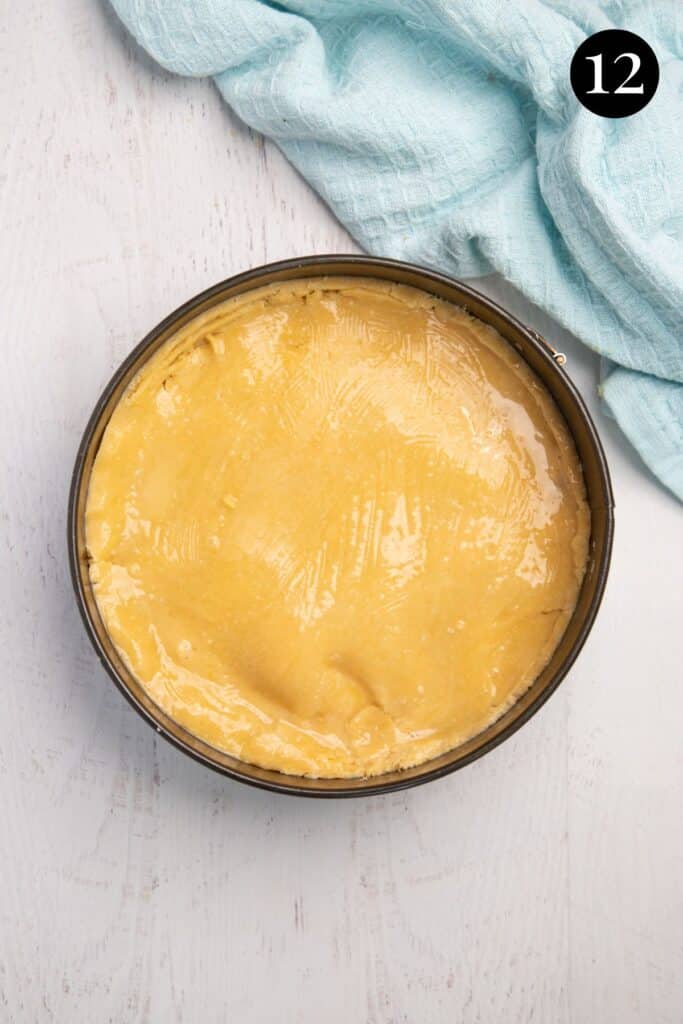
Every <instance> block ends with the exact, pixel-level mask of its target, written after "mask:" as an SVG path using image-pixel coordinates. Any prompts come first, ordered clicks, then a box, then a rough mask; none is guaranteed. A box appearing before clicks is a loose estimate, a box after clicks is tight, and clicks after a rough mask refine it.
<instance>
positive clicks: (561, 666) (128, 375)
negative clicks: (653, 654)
mask: <svg viewBox="0 0 683 1024" xmlns="http://www.w3.org/2000/svg"><path fill="white" fill-rule="evenodd" d="M331 275H344V276H352V277H366V278H367V277H373V278H379V279H381V280H385V281H394V282H397V283H399V284H406V285H412V286H413V287H416V288H421V289H423V290H425V291H427V292H430V293H432V294H434V295H437V296H438V297H439V298H442V299H446V300H447V301H449V302H452V303H455V304H456V305H458V306H461V307H463V308H464V309H466V310H467V311H468V312H469V313H471V314H472V315H473V316H475V317H478V318H479V319H480V320H483V321H484V323H487V324H490V325H491V326H492V327H494V328H495V329H496V330H497V331H498V332H499V333H500V334H501V335H502V336H503V337H504V338H505V339H506V340H507V341H508V342H509V343H510V344H511V345H512V346H513V347H514V348H515V349H516V350H517V351H518V352H519V353H520V355H521V356H522V357H523V358H524V359H525V360H526V362H527V363H528V365H529V366H530V367H531V369H532V370H533V371H534V372H535V373H536V375H537V376H538V377H539V378H540V379H541V380H542V381H543V383H544V384H545V386H546V388H547V389H548V391H550V393H551V394H552V396H553V398H554V399H555V402H556V404H557V405H558V407H559V409H560V411H561V412H562V414H563V416H564V418H565V420H566V421H567V424H568V427H569V430H570V431H571V434H572V436H573V438H574V442H575V444H576V448H577V451H578V453H579V457H580V459H581V463H582V465H583V473H584V477H585V483H586V490H587V493H588V501H589V504H590V508H591V515H592V530H591V540H590V554H589V562H588V568H587V571H586V576H585V579H584V582H583V586H582V588H581V592H580V594H579V599H578V602H577V606H576V609H575V611H574V614H573V616H572V619H571V620H570V622H569V625H568V626H567V629H566V631H565V634H564V636H563V637H562V640H561V641H560V643H559V645H558V647H557V649H556V650H555V652H554V654H553V656H552V658H551V660H550V662H549V663H548V665H547V666H546V667H545V669H544V670H543V671H542V672H541V674H540V675H539V677H538V678H537V679H536V681H535V682H534V683H533V684H532V686H531V687H530V688H529V689H528V690H527V691H526V692H525V693H524V694H523V695H522V696H521V697H520V698H519V699H518V700H517V701H516V703H515V704H513V705H512V707H510V708H509V710H508V711H506V712H505V714H504V715H502V717H501V718H499V719H498V720H497V721H495V722H494V723H493V724H492V725H490V726H489V727H488V728H487V729H485V730H484V731H483V732H481V733H479V734H478V735H477V736H474V737H473V738H472V739H470V740H468V741H467V742H466V743H463V744H462V745H461V746H459V747H456V748H455V749H454V750H451V751H449V752H448V753H446V754H441V755H440V756H439V757H436V758H434V759H433V760H430V761H427V762H425V763H423V764H420V765H418V766H417V767H415V768H408V769H405V770H402V771H395V772H390V773H387V774H385V775H380V776H374V777H371V778H365V779H308V778H303V777H299V776H290V775H284V774H282V773H280V772H276V771H268V770H266V769H263V768H259V767H257V766H255V765H251V764H247V763H246V762H244V761H240V760H238V759H237V758H235V757H231V756H230V755H229V754H225V753H223V752H222V751H220V750H217V749H215V748H214V747H211V746H210V745H209V744H207V743H205V742H203V741H202V740H200V739H198V738H197V737H196V736H193V735H192V733H190V732H188V731H187V730H186V729H184V728H183V727H182V726H180V725H178V724H177V723H176V722H174V721H173V719H171V718H169V716H168V715H166V714H165V713H164V712H163V711H162V710H161V709H160V708H159V707H157V705H156V704H155V703H154V702H153V701H152V699H151V698H150V697H149V696H148V694H147V693H146V692H145V690H144V689H143V687H142V686H141V684H140V683H139V682H138V681H137V680H136V679H135V677H134V676H133V674H132V673H131V672H130V670H129V669H128V667H127V666H126V665H125V663H124V661H123V659H122V658H121V656H120V655H119V653H118V651H117V650H116V648H115V646H114V644H113V643H112V641H111V639H110V637H109V635H108V633H107V630H106V629H105V626H104V624H103V622H102V619H101V618H100V614H99V611H98V608H97V604H96V601H95V597H94V594H93V590H92V585H91V582H90V575H89V571H88V556H87V551H86V544H85V505H86V498H87V492H88V485H89V480H90V473H91V470H92V465H93V461H94V459H95V455H96V454H97V450H98V447H99V444H100V441H101V438H102V434H103V432H104V430H105V427H106V425H107V423H108V421H109V418H110V416H111V414H112V411H113V409H114V407H115V406H116V404H117V402H118V401H119V399H120V398H121V395H122V394H123V392H124V391H125V389H126V387H127V386H128V384H129V383H130V381H131V379H132V378H133V377H134V376H135V374H136V373H137V372H138V371H139V370H140V368H141V367H142V365H143V364H144V363H145V361H146V360H147V359H148V358H149V357H150V356H151V355H152V354H153V353H154V352H155V351H156V350H157V349H158V348H159V347H160V346H161V345H163V344H164V343H165V342H166V341H167V340H168V338H170V337H171V335H173V334H174V333H175V332H176V331H177V330H178V329H179V328H181V327H183V326H184V325H185V324H186V323H188V321H189V320H191V319H193V318H194V317H195V316H197V315H198V314H200V313H204V312H205V311H206V310H208V309H210V308H211V307H212V306H214V305H216V304H217V303H220V302H224V301H225V300H226V299H229V298H231V297H232V296H235V295H240V294H242V293H243V292H246V291H249V290H251V289H253V288H258V287H261V286H262V285H267V284H271V283H274V282H278V281H292V280H296V279H298V278H311V277H323V276H331ZM613 531H614V501H613V496H612V488H611V484H610V477H609V471H608V468H607V462H606V460H605V454H604V451H603V449H602V445H601V443H600V439H599V437H598V434H597V432H596V429H595V426H594V424H593V422H592V420H591V417H590V415H589V414H588V411H587V409H586V407H585V405H584V403H583V401H582V399H581V396H580V395H579V393H578V391H577V390H576V388H575V387H574V385H573V384H572V382H571V380H570V378H569V377H568V375H567V373H566V372H565V370H564V357H563V356H562V354H561V353H557V352H555V351H554V350H553V349H552V348H551V347H550V346H549V345H548V344H547V342H545V341H544V340H543V339H542V338H541V337H540V336H539V335H538V334H536V332H535V331H532V330H530V329H529V328H528V327H525V326H524V324H522V323H520V322H519V321H518V320H516V319H515V318H514V317H513V316H511V315H510V314H509V313H507V312H505V310H503V309H501V308H500V306H498V305H496V303H494V302H492V301H491V300H490V299H488V298H486V297H485V296H484V295H481V294H480V293H479V292H477V291H475V290H474V289H473V288H468V287H467V286H466V285H464V284H462V283H461V282H459V281H456V280H454V279H453V278H450V277H447V276H446V275H444V274H439V273H435V272H434V271H432V270H426V269H424V268H423V267H418V266H414V265H412V264H409V263H402V262H399V261H396V260H388V259H378V258H372V257H367V256H309V257H306V258H303V259H292V260H284V261H283V262H280V263H270V264H268V265H266V266H264V267H258V268H256V269H254V270H249V271H247V272H246V273H244V274H238V275H237V276H236V277H231V278H229V279H228V280H227V281H223V282H221V283H220V284H217V285H215V286H214V287H213V288H209V289H207V290H206V291H204V292H202V293H201V294H200V295H197V296H196V297H195V298H193V299H190V301H189V302H185V303H184V304H183V305H182V306H180V308H179V309H177V310H176V311H175V312H174V313H171V315H170V316H168V317H166V319H165V320H163V321H162V322H161V323H160V324H159V325H158V326H157V327H155V328H154V330H152V331H150V333H149V334H148V335H147V337H146V338H143V340H142V341H141V342H140V344H139V345H138V346H137V347H136V348H135V349H134V350H133V351H132V352H131V354H130V355H129V356H128V358H127V359H126V360H125V361H124V362H123V364H122V365H121V366H120V367H119V369H118V370H117V371H116V373H115V374H114V376H113V377H112V379H111V381H110V382H109V384H108V385H107V387H106V388H105V390H104V393H103V394H102V396H101V397H100V399H99V401H98V403H97V405H96V406H95V410H94V412H93V414H92V416H91V417H90V420H89V422H88V425H87V427H86V428H85V433H84V435H83V439H82V441H81V444H80V447H79V449H78V454H77V456H76V464H75V467H74V471H73V478H72V482H71V493H70V498H69V511H68V546H69V560H70V568H71V577H72V580H73V586H74V590H75V592H76V600H77V602H78V606H79V609H80V612H81V616H82V618H83V622H84V624H85V628H86V631H87V633H88V635H89V637H90V640H91V641H92V644H93V646H94V648H95V650H96V652H97V654H98V656H99V658H100V661H101V662H102V664H103V665H104V667H105V669H106V670H107V672H108V673H109V675H110V676H111V678H112V679H113V681H114V682H115V683H116V685H117V686H118V688H119V689H120V690H121V692H122V693H123V695H124V696H125V697H126V698H127V699H128V700H129V701H130V703H131V704H132V705H133V707H134V708H135V709H136V710H137V711H138V712H139V713H140V714H141V715H142V717H143V718H144V719H145V720H146V721H147V722H148V723H149V724H150V725H151V726H153V728H154V729H156V731H157V732H158V733H160V734H161V735H162V736H164V737H165V738H166V739H167V740H169V741H170V742H171V743H173V744H174V745H175V746H176V747H178V748H179V749H180V750H183V751H184V752H185V753H186V754H189V755H190V756H191V757H194V758H195V759H196V760H197V761H200V762H201V763H202V764H204V765H206V766H207V767H209V768H212V769H214V770H215V771H218V772H222V773H223V774H224V775H228V776H230V778H233V779H238V780H239V781H240V782H246V783H249V784H250V785H254V786H259V787H261V788H263V789H269V790H273V791H274V792H277V793H288V794H292V795H298V796H320V797H332V796H334V797H347V796H361V795H365V796H370V795H374V794H378V793H389V792H392V791H394V790H399V789H404V788H406V787H408V786H415V785H418V784H420V783H423V782H430V781H432V780H433V779H439V778H441V777H442V776H444V775H448V774H449V773H450V772H452V771H455V770H456V769H457V768H462V767H464V765H466V764H469V763H470V762H471V761H474V760H476V759H477V758H478V757H481V756H482V754H486V753H487V752H488V751H489V750H492V749H493V748H494V747H497V746H498V744H499V743H502V742H503V740H505V739H507V738H508V736H511V735H512V734H513V733H514V732H516V731H517V729H519V727H520V726H521V725H523V724H524V723H525V722H526V721H528V720H529V719H530V718H531V716H532V715H533V714H535V713H536V712H537V711H538V709H539V708H540V707H541V706H542V705H543V704H544V703H545V702H546V700H547V699H548V697H550V695H551V694H552V693H553V692H554V690H556V689H557V687H558V686H559V684H560V683H561V682H562V680H563V679H564V677H565V676H566V674H567V672H568V671H569V669H570V668H571V666H572V665H573V664H574V661H575V660H576V658H577V656H578V654H579V651H580V650H581V648H582V647H583V645H584V643H585V641H586V637H587V636H588V634H589V632H590V630H591V627H592V625H593V622H594V621H595V617H596V615H597V612H598V608H599V607H600V602H601V600H602V596H603V592H604V590H605V584H606V581H607V574H608V570H609V564H610V557H611V551H612V537H613Z"/></svg>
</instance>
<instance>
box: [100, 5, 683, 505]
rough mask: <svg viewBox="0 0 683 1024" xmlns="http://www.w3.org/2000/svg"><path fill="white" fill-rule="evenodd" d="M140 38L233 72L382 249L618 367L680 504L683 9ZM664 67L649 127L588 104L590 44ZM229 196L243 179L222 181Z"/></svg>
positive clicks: (314, 19)
mask: <svg viewBox="0 0 683 1024" xmlns="http://www.w3.org/2000/svg"><path fill="white" fill-rule="evenodd" d="M112 2H113V4H114V7H115V8H116V10H117V11H118V13H119V15H120V17H121V18H122V20H123V21H124V22H125V24H126V25H127V26H128V28H129V29H130V31H131V32H132V34H133V35H134V36H135V38H136V39H137V40H138V42H139V43H141V45H142V46H143V47H144V48H145V49H146V50H147V51H148V52H149V53H150V54H151V55H152V57H154V58H155V59H156V60H157V61H158V62H159V63H160V64H162V65H163V66H164V67H165V68H168V69H169V70H171V71H174V72H177V73H178V74H182V75H195V76H204V75H210V76H213V77H214V78H215V81H216V84H217V85H218V88H219V89H220V91H221V93H222V94H223V96H224V97H225V99H226V100H227V102H228V103H229V104H230V106H231V107H232V108H233V110H235V111H236V112H237V114H238V115H239V116H240V117H241V118H242V120H243V121H245V122H246V123H247V124H248V125H250V126H251V127H252V128H255V129H257V130H258V131H259V132H263V134H264V135H267V136H268V137H269V138H271V139H274V140H275V142H276V143H277V144H278V145H279V146H280V148H281V149H282V150H283V152H284V153H285V154H286V156H287V157H288V158H289V159H290V160H291V162H292V163H293V164H294V165H295V166H296V167H297V168H298V169H299V171H300V172H301V173H302V174H303V175H304V176H305V177H306V178H307V179H308V181H309V182H310V183H311V184H312V185H313V187H314V188H315V189H317V191H318V192H319V193H320V194H321V195H322V196H323V197H324V198H325V200H326V201H327V202H328V203H329V205H330V206H331V208H332V209H333V210H334V212H335V213H336V214H337V216H338V217H339V219H340V220H341V221H342V222H343V223H344V224H345V225H346V226H347V227H348V229H349V231H350V232H351V234H352V235H353V236H354V237H355V238H356V239H357V240H358V242H360V244H361V245H362V246H363V247H364V248H365V249H366V250H368V251H369V252H372V253H375V254H379V255H384V256H393V257H396V258H399V259H406V260H411V261H414V262H416V263H422V264H427V265H429V266H432V267H437V268H439V269H441V270H444V271H447V272H449V273H451V274H454V275H455V276H457V277H468V276H473V275H480V274H486V273H488V272H492V271H498V272H500V273H501V274H503V275H505V277H507V278H508V279H509V280H510V281H512V282H513V284H515V285H516V286H517V287H518V288H519V289H521V291H522V292H523V293H524V294H525V295H526V296H528V298H530V299H532V300H533V301H534V302H535V303H537V304H538V305H539V306H541V307H543V309H545V310H547V311H548V312H549V313H551V314H552V315H553V316H554V317H555V318H556V319H557V320H558V321H559V322H560V323H561V324H563V325H564V326H565V327H568V328H569V330H571V331H572V332H573V333H574V334H575V335H576V336H577V337H578V338H580V339H581V340H582V341H583V342H585V343H586V344H587V345H589V346H590V347H591V348H593V349H595V350H596V351H597V352H599V353H600V354H601V355H602V356H603V357H604V363H603V366H604V368H605V373H604V375H603V380H602V384H601V389H602V393H603V396H604V400H605V402H606V404H607V406H608V407H609V409H610V410H611V412H612V414H613V416H614V417H615V418H616V419H617V421H618V422H619V424H620V426H621V428H622V430H623V432H624V433H625V434H626V436H627V437H628V438H629V439H630V441H631V442H632V443H633V445H634V446H635V448H636V449H637V450H638V451H639V452H640V455H641V456H642V458H643V459H644V461H645V462H646V463H647V464H648V466H649V467H650V468H651V470H652V471H653V472H654V473H655V474H656V475H657V476H658V477H659V478H660V479H661V480H662V481H663V482H664V483H665V484H666V485H667V486H668V487H669V488H670V489H671V490H672V491H673V492H674V493H675V494H677V495H678V497H679V498H681V499H683V337H682V330H681V329H682V326H683V317H682V312H681V311H682V309H683V244H682V243H683V123H682V102H683V3H681V0H283V2H280V3H274V2H265V0H112ZM614 27H621V28H628V29H629V30H631V31H633V32H636V33H638V34H639V35H641V36H643V37H644V38H645V39H646V40H647V41H648V42H649V43H650V45H651V46H652V48H653V49H654V51H655V53H656V54H657V57H658V60H659V65H660V70H661V78H660V84H659V88H658V90H657V93H656V94H655V97H654V99H653V100H652V101H651V102H650V103H649V105H648V106H647V107H645V109H644V110H642V111H640V113H638V114H635V115H633V116H631V117H628V118H625V119H620V120H610V119H606V118H601V117H596V116H595V115H593V114H591V113H589V112H588V111H587V110H585V109H584V108H583V107H581V106H580V105H579V103H578V102H577V100H576V99H575V98H574V95H573V93H572V92H571V88H570V85H569V65H570V62H571V58H572V55H573V53H574V51H575V50H576V48H577V46H578V45H579V43H580V42H581V41H582V40H583V39H584V38H585V37H586V36H588V35H591V34H592V33H594V32H597V31H600V30H601V29H605V28H614ZM226 187H227V185H226Z"/></svg>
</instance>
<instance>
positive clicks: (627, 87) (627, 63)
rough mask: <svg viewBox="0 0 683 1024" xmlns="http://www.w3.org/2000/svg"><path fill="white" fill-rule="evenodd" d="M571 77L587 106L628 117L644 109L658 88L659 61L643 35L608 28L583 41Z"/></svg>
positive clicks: (604, 114)
mask: <svg viewBox="0 0 683 1024" xmlns="http://www.w3.org/2000/svg"><path fill="white" fill-rule="evenodd" d="M569 77H570V79H571V83H572V89H573V90H574V94H575V96H576V98H577V100H578V101H579V103H582V104H583V106H584V107H586V109H587V110H590V111H591V112H592V113H593V114H598V115H599V116H600V117H628V116H629V115H630V114H637V113H638V111H639V110H642V109H643V107H644V106H646V104H648V103H649V102H650V100H651V99H652V97H653V96H654V94H655V92H656V91H657V85H658V83H659V64H658V63H657V58H656V57H655V55H654V51H653V49H652V47H651V46H650V45H649V44H648V43H646V42H645V40H644V39H641V38H640V36H637V35H636V34H635V33H634V32H625V31H623V30H622V29H619V28H609V29H606V30H605V31H604V32H596V33H595V35H594V36H589V37H588V39H586V40H585V41H584V42H583V43H581V46H580V47H579V48H578V50H577V51H576V53H575V54H574V56H573V58H572V64H571V68H570V70H569Z"/></svg>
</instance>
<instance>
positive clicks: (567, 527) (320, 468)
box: [86, 277, 590, 778]
mask: <svg viewBox="0 0 683 1024" xmlns="http://www.w3.org/2000/svg"><path fill="white" fill-rule="evenodd" d="M86 528H87V542H88V549H89V554H90V558H91V569H90V571H91V579H92V581H93V586H94V589H95V594H96V597H97V601H98V606H99V608H100V611H101V614H102V617H103V620H104V623H105V625H106V627H107V629H108V631H109V632H110V634H111V636H112V639H113V640H114V642H115V644H116V645H117V648H118V650H119V651H120V653H121V655H122V657H123V658H124V659H125V661H126V662H127V664H128V665H129V667H130V669H131V671H132V672H133V673H134V674H135V675H136V677H137V678H138V679H139V680H140V682H141V683H142V685H143V686H144V687H145V689H146V690H147V691H148V693H149V694H150V696H151V697H152V699H153V700H154V701H155V702H156V703H157V704H158V705H159V707H161V708H162V709H163V710H164V711H165V712H166V713H167V714H168V715H170V716H171V717H172V718H174V719H175V720H176V721H177V722H179V723H180V724H181V725H182V726H184V727H185V728H187V729H188V730H189V731H190V732H192V733H193V734H195V735H196V736H198V737H200V738H201V739H203V740H205V741H206V742H207V743H209V744H211V745H213V746H215V747H217V748H219V749H221V750H224V751H227V752H228V753H230V754H233V755H235V756H237V757H240V758H242V759H243V760H245V761H248V762H251V763H254V764H258V765H261V766H262V767H265V768H271V769H276V770H279V771H282V772H286V773H289V774H298V775H308V776H312V777H338V778H343V777H355V776H366V775H376V774H380V773H383V772H387V771H391V770H394V769H396V768H405V767H409V766H412V765H415V764H419V763H421V762H423V761H425V760H427V759H428V758H431V757H434V756H436V755H438V754H440V753H442V752H444V751H446V750H449V749H451V748H452V747H454V746H456V745H458V744H459V743H461V742H463V741H464V740H465V739H467V738H469V737H471V736H472V735H474V734H476V733H477V732H479V731H481V730H482V729H484V728H485V727H486V726H487V725H489V724H490V723H491V722H492V721H493V720H495V718H497V717H498V716H499V715H500V714H502V713H503V711H504V710H505V709H506V708H507V707H509V706H510V704H511V703H512V702H513V701H514V700H515V699H517V698H518V697H519V696H520V694H522V693H523V692H524V691H525V689H526V688H527V687H528V686H529V685H530V684H531V683H532V682H533V680H534V679H535V678H536V677H537V675H538V674H539V672H540V671H541V670H542V668H543V667H544V666H545V664H546V663H547V662H548V660H549V658H550V657H551V655H552V653H553V651H554V649H555V647H556V646H557V644H558V642H559V640H560V638H561V636H562V634H563V632H564V630H565V628H566V625H567V623H568V621H569V618H570V617H571V614H572V611H573V609H574V606H575V604H576V600H577V596H578V592H579V588H580V584H581V580H582V578H583V574H584V571H585V565H586V559H587V550H588V538H589V534H590V515H589V510H588V506H587V503H586V498H585V490H584V484H583V478H582V474H581V468H580V464H579V461H578V457H577V454H576V451H575V449H574V446H573V443H572V440H571V437H570V435H569V433H568V430H567V427H566V425H565V423H564V420H563V419H562V417H561V415H560V413H559V411H558V410H557V408H556V407H555V405H554V403H553V401H552V399H551V397H550V395H549V394H548V392H547V391H546V389H545V388H544V387H543V385H542V384H541V383H540V381H538V379H537V378H536V377H535V376H534V375H533V373H532V372H531V370H530V369H529V368H528V367H527V365H526V364H525V363H524V362H523V360H522V359H521V358H520V357H519V356H518V354H517V353H516V352H515V351H514V350H513V349H512V348H511V347H510V346H509V345H507V343H506V342H504V341H503V339H502V338H501V337H500V336H499V335H498V334H497V333H496V332H495V331H494V330H493V329H492V328H490V327H488V326H487V325H485V324H483V323H481V322H479V321H478V320H475V319H473V318H472V317H470V316H469V315H468V314H467V313H466V312H464V311H463V310H461V309H459V308H457V307H455V306H453V305H451V304H449V303H446V302H443V301H441V300H439V299H436V298H434V297H433V296H430V295H427V294H426V293H424V292H421V291H419V290H416V289H412V288H408V287H406V286H398V285H393V284H388V283H384V282H379V281H373V280H365V279H361V280H359V279H357V278H340V277H330V278H316V279H311V280H307V281H297V282H295V283H292V284H286V285H269V286H267V287H265V288H261V289H257V290H254V291H252V292H249V293H247V294H245V295H243V296H239V297H237V298H235V299H231V300H229V301H228V302H226V303H224V304H222V305H220V306H217V307H215V308H214V309H212V310H211V311H209V312H208V313H205V314H203V315H202V316H200V317H197V318H196V319H195V320H193V321H191V322H190V323H189V324H188V325H186V326H185V327H184V328H183V329H182V330H180V331H179V332H178V333H177V334H176V335H175V336H174V337H173V338H172V339H171V340H170V341H169V342H167V343H166V345H165V346H163V347H162V349H160V350H159V351H158V352H157V353H155V354H154V355H153V356H152V357H151V358H150V359H149V360H148V362H147V363H146V364H145V366H144V367H143V368H142V369H141V371H140V373H139V374H138V375H137V377H136V378H135V380H134V381H133V382H132V384H131V385H130V387H129V388H128V390H127V391H126V393H125V394H124V396H123V398H122V399H121V401H120V402H119V404H118V406H117V407H116V409H115V410H114V412H113V414H112V417H111V419H110V421H109V424H108V425H107V428H106V431H105V434H104V437H103V439H102V444H101V446H100V450H99V452H98V454H97V457H96V460H95V464H94V467H93V472H92V477H91V482H90V488H89V492H88V504H87V516H86Z"/></svg>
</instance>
